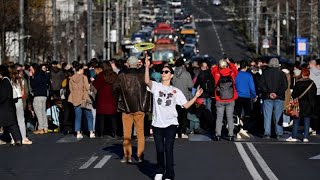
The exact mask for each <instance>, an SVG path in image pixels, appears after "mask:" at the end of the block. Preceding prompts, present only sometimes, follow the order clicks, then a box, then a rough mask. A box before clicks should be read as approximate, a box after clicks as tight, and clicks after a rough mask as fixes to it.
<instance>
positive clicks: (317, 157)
mask: <svg viewBox="0 0 320 180" xmlns="http://www.w3.org/2000/svg"><path fill="white" fill-rule="evenodd" d="M309 159H312V160H314V159H318V160H319V159H320V154H319V155H317V156H314V157H311V158H309Z"/></svg>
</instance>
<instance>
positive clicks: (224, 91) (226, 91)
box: [216, 71, 234, 100]
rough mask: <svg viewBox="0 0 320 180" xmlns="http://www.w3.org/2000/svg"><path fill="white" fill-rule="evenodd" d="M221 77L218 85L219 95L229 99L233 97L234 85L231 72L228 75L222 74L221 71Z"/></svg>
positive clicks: (222, 98)
mask: <svg viewBox="0 0 320 180" xmlns="http://www.w3.org/2000/svg"><path fill="white" fill-rule="evenodd" d="M219 74H220V79H219V81H218V83H217V86H216V92H217V95H218V96H220V99H221V100H228V99H232V98H233V94H234V86H233V79H232V77H231V73H230V74H229V75H228V76H222V74H221V73H220V71H219Z"/></svg>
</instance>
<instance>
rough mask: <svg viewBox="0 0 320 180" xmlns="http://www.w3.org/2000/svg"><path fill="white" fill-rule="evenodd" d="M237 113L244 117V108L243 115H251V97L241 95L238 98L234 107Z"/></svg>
mask: <svg viewBox="0 0 320 180" xmlns="http://www.w3.org/2000/svg"><path fill="white" fill-rule="evenodd" d="M234 110H235V114H236V115H237V116H239V117H242V116H241V115H242V110H243V112H244V114H243V117H246V116H250V112H251V99H250V98H243V97H239V98H238V99H237V100H236V106H235V108H234Z"/></svg>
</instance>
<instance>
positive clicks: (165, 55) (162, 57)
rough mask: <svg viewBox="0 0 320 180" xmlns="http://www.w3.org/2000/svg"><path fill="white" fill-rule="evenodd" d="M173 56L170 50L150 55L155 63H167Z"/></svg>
mask: <svg viewBox="0 0 320 180" xmlns="http://www.w3.org/2000/svg"><path fill="white" fill-rule="evenodd" d="M173 56H174V52H173V51H172V50H163V51H155V52H154V53H153V54H152V59H153V60H156V61H169V60H171V59H172V58H173Z"/></svg>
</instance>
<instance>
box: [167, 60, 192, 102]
mask: <svg viewBox="0 0 320 180" xmlns="http://www.w3.org/2000/svg"><path fill="white" fill-rule="evenodd" d="M171 82H172V85H173V86H174V87H176V88H178V89H180V90H181V91H182V92H183V94H184V95H185V96H186V98H187V100H190V99H191V89H192V87H193V85H194V84H193V82H192V78H191V75H190V73H189V72H188V71H187V70H186V69H185V68H184V67H182V66H181V67H176V68H175V70H174V76H173V78H172V81H171Z"/></svg>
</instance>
